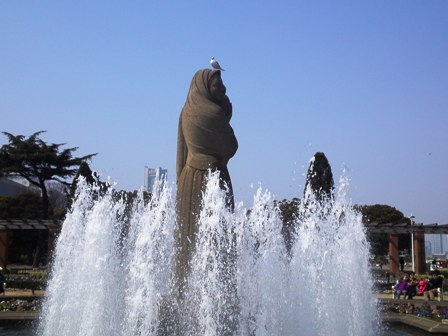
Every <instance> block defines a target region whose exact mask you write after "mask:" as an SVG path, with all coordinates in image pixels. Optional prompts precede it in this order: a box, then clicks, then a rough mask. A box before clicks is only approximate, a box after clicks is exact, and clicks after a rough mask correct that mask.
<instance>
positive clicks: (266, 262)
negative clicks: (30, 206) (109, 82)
mask: <svg viewBox="0 0 448 336" xmlns="http://www.w3.org/2000/svg"><path fill="white" fill-rule="evenodd" d="M225 92H226V89H225V86H224V84H223V83H222V80H221V73H220V71H217V70H213V71H212V70H207V69H204V70H200V71H198V72H197V73H196V74H195V76H194V78H193V80H192V83H191V86H190V91H189V95H188V98H187V101H186V103H185V105H184V108H183V110H182V113H181V117H180V122H179V136H178V155H177V179H178V187H177V193H176V197H174V196H173V191H172V188H171V186H169V185H168V183H163V184H161V183H160V181H159V182H158V183H156V185H155V186H154V188H153V190H152V197H151V199H150V201H149V203H145V201H144V198H143V196H142V195H140V197H139V199H138V200H137V202H135V204H134V208H133V211H132V213H131V215H129V216H128V213H127V212H125V202H124V201H123V200H121V201H120V200H118V201H117V200H115V199H114V197H113V190H112V188H108V189H107V190H105V189H104V188H103V189H101V188H97V187H95V186H89V185H88V184H87V183H86V182H85V181H84V182H83V181H82V180H81V181H80V183H79V185H78V189H77V191H76V198H75V201H74V203H73V206H72V209H71V211H70V212H69V213H68V215H67V217H66V220H65V222H64V224H63V227H62V231H61V234H60V236H59V238H58V241H57V246H56V251H55V255H54V262H53V268H52V272H51V277H50V281H49V285H48V288H47V297H46V301H45V304H44V307H43V312H42V317H41V321H40V324H39V330H38V334H39V335H40V336H54V335H64V336H75V335H79V336H89V335H92V336H93V335H95V336H98V335H99V336H106V335H107V336H110V335H117V336H121V335H123V336H128V335H142V336H143V335H144V336H147V335H207V336H212V335H219V336H227V335H241V336H246V335H247V336H261V335H266V336H267V335H269V336H273V335H282V336H283V335H286V336H288V335H377V333H378V330H379V329H378V321H379V319H378V316H377V309H376V301H375V299H374V295H373V292H372V286H373V282H372V278H371V275H370V269H369V244H368V243H367V240H366V235H365V231H364V226H363V224H362V222H361V217H360V215H359V214H357V213H356V212H354V211H353V210H352V207H351V204H350V202H349V200H348V197H347V196H346V190H347V184H348V183H347V178H346V177H345V174H342V178H341V180H340V181H339V186H338V192H337V193H336V194H335V195H334V197H333V196H332V197H328V198H327V199H326V201H323V199H315V197H316V195H315V193H313V192H312V191H311V187H310V186H309V187H308V189H309V190H307V192H306V193H305V196H304V200H305V201H304V202H302V205H301V208H300V215H299V216H298V217H299V218H297V220H296V223H295V225H294V227H295V228H297V230H295V231H294V232H292V234H291V236H290V237H289V238H290V239H292V243H291V248H290V249H288V251H287V249H286V246H285V240H284V237H283V235H282V221H281V218H280V214H279V210H278V208H277V207H276V205H275V202H274V199H273V197H272V195H271V194H270V193H269V192H268V191H263V190H262V189H261V188H260V189H258V190H257V192H256V194H255V195H254V200H253V204H252V206H251V207H250V208H249V209H247V208H245V207H244V205H243V204H242V203H240V204H237V205H236V206H235V205H234V200H233V193H232V186H231V181H230V176H229V173H228V170H227V162H228V161H229V159H230V158H231V157H232V156H233V155H234V154H235V152H236V150H237V147H238V143H237V140H236V137H235V135H234V133H233V129H232V127H231V126H230V123H229V122H230V119H231V116H232V105H231V103H230V100H229V98H228V97H227V95H225ZM162 186H163V187H162ZM174 198H176V201H174Z"/></svg>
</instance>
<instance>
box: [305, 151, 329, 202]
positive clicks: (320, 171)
mask: <svg viewBox="0 0 448 336" xmlns="http://www.w3.org/2000/svg"><path fill="white" fill-rule="evenodd" d="M308 186H309V187H310V188H311V191H312V192H313V194H314V196H315V197H316V200H319V201H323V200H325V199H331V198H332V197H333V190H334V181H333V173H332V172H331V166H330V163H329V162H328V160H327V157H326V156H325V154H324V153H322V152H317V153H316V154H314V158H313V160H312V161H311V163H310V166H309V168H308V173H307V175H306V183H305V190H304V193H306V191H307V189H308Z"/></svg>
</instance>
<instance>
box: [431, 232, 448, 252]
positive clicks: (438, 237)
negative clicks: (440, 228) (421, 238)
mask: <svg viewBox="0 0 448 336" xmlns="http://www.w3.org/2000/svg"><path fill="white" fill-rule="evenodd" d="M425 244H426V246H429V247H430V249H431V253H430V254H429V255H442V254H446V253H447V252H448V239H447V235H446V234H426V235H425Z"/></svg>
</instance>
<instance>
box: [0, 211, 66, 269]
mask: <svg viewBox="0 0 448 336" xmlns="http://www.w3.org/2000/svg"><path fill="white" fill-rule="evenodd" d="M61 225H62V222H61V221H58V220H37V219H36V220H29V219H28V220H27V219H24V220H18V219H2V220H0V266H1V267H3V268H6V267H7V266H8V251H9V237H10V234H11V231H14V230H44V231H46V232H47V234H48V251H52V250H53V247H54V242H55V239H56V237H57V235H58V233H59V232H60V230H61Z"/></svg>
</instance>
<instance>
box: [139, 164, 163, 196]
mask: <svg viewBox="0 0 448 336" xmlns="http://www.w3.org/2000/svg"><path fill="white" fill-rule="evenodd" d="M167 176H168V172H167V170H166V169H162V168H161V167H157V168H149V167H147V166H145V175H144V183H143V188H144V190H145V191H147V192H151V191H152V188H153V187H154V183H155V181H156V179H157V178H159V179H160V180H161V181H162V184H161V187H162V186H163V183H165V180H166V178H167Z"/></svg>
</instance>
